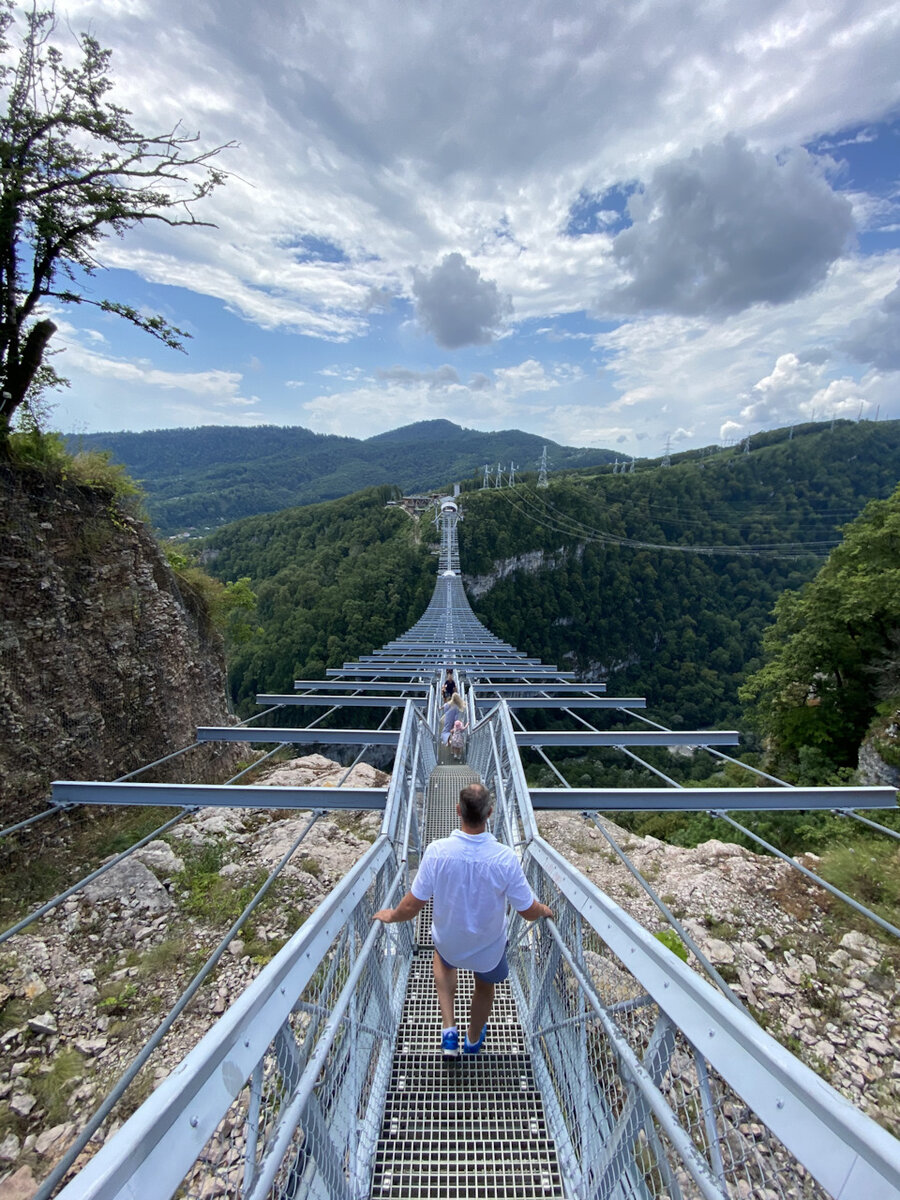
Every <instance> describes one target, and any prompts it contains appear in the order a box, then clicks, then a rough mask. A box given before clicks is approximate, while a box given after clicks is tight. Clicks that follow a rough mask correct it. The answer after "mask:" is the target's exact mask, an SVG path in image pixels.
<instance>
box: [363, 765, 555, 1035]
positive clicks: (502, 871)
mask: <svg viewBox="0 0 900 1200" xmlns="http://www.w3.org/2000/svg"><path fill="white" fill-rule="evenodd" d="M456 811H457V813H458V814H459V824H460V828H459V829H457V830H454V832H453V833H451V834H450V836H449V837H446V838H440V839H438V840H437V841H434V842H431V843H430V844H429V845H428V846H427V847H426V850H425V853H424V854H423V855H422V862H421V863H420V865H419V870H418V873H417V875H416V878H415V880H414V881H413V885H412V888H411V890H410V891H408V892H407V893H406V895H405V896H404V897H403V899H402V900H401V901H400V903H399V904H398V905H397V907H396V908H383V909H381V911H380V912H377V913H375V916H374V918H373V920H375V921H383V922H384V923H385V924H386V925H393V924H395V923H397V922H400V921H411V920H413V918H414V917H417V916H418V914H419V913H420V912H421V911H422V909H423V908H424V907H425V905H426V904H427V903H428V901H429V900H433V901H434V911H433V920H432V925H431V940H432V941H433V942H434V945H435V951H434V985H435V987H436V989H437V994H438V1001H439V1003H440V1006H441V1020H442V1025H443V1029H442V1033H441V1049H442V1050H443V1052H444V1054H445V1055H446V1056H447V1057H452V1058H455V1057H456V1056H457V1055H458V1054H459V1032H458V1030H457V1028H456V1016H455V1013H454V1006H455V1002H456V982H457V968H458V967H462V968H463V969H465V970H469V971H472V973H473V974H474V976H475V990H474V991H473V993H472V1004H471V1008H470V1010H469V1026H468V1029H467V1030H466V1036H465V1040H464V1043H463V1053H464V1054H478V1053H479V1052H480V1050H481V1048H482V1046H483V1045H484V1039H485V1036H486V1034H487V1019H488V1017H489V1016H490V1013H491V1008H492V1007H493V1003H494V984H496V983H501V982H502V981H503V980H504V979H506V978H507V976H508V975H509V964H508V963H507V961H506V935H507V925H506V902H507V901H509V903H510V904H512V906H513V908H515V910H516V911H517V912H518V914H519V916H520V917H524V918H525V920H526V921H536V920H537V919H538V918H539V917H551V916H552V915H553V913H552V910H551V909H550V908H548V906H547V905H546V904H541V902H540V901H539V900H538V899H536V897H535V895H534V893H533V892H532V890H531V888H530V886H529V884H528V880H527V879H526V878H525V872H524V871H523V870H522V865H521V863H520V862H519V860H518V858H517V857H516V855H515V853H514V852H513V851H512V850H511V849H510V848H509V847H508V846H503V845H501V843H500V842H498V841H497V839H496V838H495V837H494V835H493V834H492V833H488V831H487V822H488V818H489V817H490V815H491V812H492V811H493V805H492V803H491V798H490V794H489V792H488V790H487V788H484V787H482V786H481V784H480V783H472V784H469V786H468V787H464V788H463V789H462V791H461V792H460V793H459V804H458V805H457V806H456Z"/></svg>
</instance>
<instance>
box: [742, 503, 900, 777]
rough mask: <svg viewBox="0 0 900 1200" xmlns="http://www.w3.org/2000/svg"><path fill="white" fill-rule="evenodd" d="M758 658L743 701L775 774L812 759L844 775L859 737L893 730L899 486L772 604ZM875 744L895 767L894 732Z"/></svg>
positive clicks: (899, 621)
mask: <svg viewBox="0 0 900 1200" xmlns="http://www.w3.org/2000/svg"><path fill="white" fill-rule="evenodd" d="M763 654H764V657H765V665H764V666H763V667H762V668H761V669H760V670H759V671H757V672H756V673H755V674H754V675H753V676H751V678H750V679H749V680H748V681H747V683H746V684H745V686H744V688H743V689H742V691H741V699H742V700H743V701H744V703H745V704H746V705H747V706H748V708H749V714H750V719H751V721H752V723H753V724H754V725H755V726H756V727H757V728H758V729H759V731H760V733H761V734H762V735H763V736H764V737H765V739H766V744H767V746H768V747H769V750H770V754H771V756H772V758H773V759H774V760H776V761H778V762H780V763H781V764H783V769H786V770H788V771H793V772H795V773H796V772H797V771H798V770H799V769H800V768H801V767H802V766H803V765H804V758H806V759H807V760H808V758H809V755H810V753H813V754H814V755H816V757H817V760H818V762H819V763H820V764H821V765H822V766H824V767H825V768H826V769H827V768H831V769H833V768H835V767H837V768H839V767H852V766H854V765H855V763H856V755H857V750H858V747H859V744H860V742H861V741H862V740H863V738H864V737H865V736H866V735H867V733H870V732H874V733H876V734H879V733H881V734H882V735H885V734H887V732H888V729H889V727H890V726H892V725H893V726H895V727H896V722H897V715H898V707H900V488H898V489H897V490H896V491H895V492H894V493H893V495H892V496H891V497H890V498H889V499H887V500H873V501H871V503H869V504H868V505H867V506H866V507H865V509H864V510H863V512H862V515H861V516H859V517H858V518H857V519H856V520H855V521H854V522H853V523H852V524H851V525H850V526H849V528H848V529H847V530H846V532H845V535H844V540H843V541H842V542H841V544H840V546H838V547H836V548H835V550H834V551H833V552H832V554H831V555H830V556H829V558H828V561H827V562H826V563H825V565H824V566H823V567H822V569H821V570H820V571H819V572H818V574H817V575H816V577H815V579H813V580H811V581H810V582H809V583H807V584H805V585H804V587H802V588H801V589H800V590H799V591H796V592H785V593H784V594H783V595H782V596H780V597H779V599H778V602H777V603H776V605H775V621H774V624H772V625H770V626H769V627H768V629H767V630H766V632H765V634H764V636H763ZM879 718H880V719H879ZM873 721H875V722H876V725H875V729H874V730H873V729H872V722H873ZM879 740H880V741H881V743H882V744H880V745H879V747H878V749H879V752H880V755H881V757H882V758H883V759H885V760H886V761H887V762H889V763H891V764H892V765H893V766H900V756H898V751H897V746H898V740H897V737H896V734H894V736H892V737H886V736H882V738H881V739H879Z"/></svg>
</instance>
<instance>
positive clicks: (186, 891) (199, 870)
mask: <svg viewBox="0 0 900 1200" xmlns="http://www.w3.org/2000/svg"><path fill="white" fill-rule="evenodd" d="M225 849H226V848H225V845H224V843H221V842H207V843H206V844H205V845H203V846H198V847H192V848H191V849H189V850H187V852H186V853H185V855H184V870H183V871H181V872H180V873H179V874H178V875H176V876H175V883H176V886H177V887H178V889H179V891H180V893H181V896H182V901H183V905H184V908H185V911H186V912H188V913H190V915H191V916H194V917H200V918H201V919H202V920H204V921H208V922H209V923H210V924H212V925H226V924H228V923H230V922H233V921H235V920H237V918H238V917H239V916H240V915H241V913H242V912H243V911H244V909H245V908H246V907H247V905H248V904H249V903H250V901H251V900H252V899H253V897H254V896H255V895H256V893H257V892H258V891H259V889H260V888H261V887H262V885H263V884H264V883H265V881H266V879H267V877H268V872H267V871H265V870H262V869H259V870H257V871H254V872H253V875H252V876H251V878H250V879H249V880H248V881H247V882H246V883H242V884H236V883H234V882H233V881H232V880H231V879H225V878H223V877H222V876H221V875H220V874H219V871H220V870H221V869H222V866H223V864H224V860H225ZM276 892H277V889H276V888H271V889H270V891H269V893H268V894H267V896H266V899H265V900H264V901H263V905H265V904H267V903H268V904H271V903H272V900H273V898H274V894H276Z"/></svg>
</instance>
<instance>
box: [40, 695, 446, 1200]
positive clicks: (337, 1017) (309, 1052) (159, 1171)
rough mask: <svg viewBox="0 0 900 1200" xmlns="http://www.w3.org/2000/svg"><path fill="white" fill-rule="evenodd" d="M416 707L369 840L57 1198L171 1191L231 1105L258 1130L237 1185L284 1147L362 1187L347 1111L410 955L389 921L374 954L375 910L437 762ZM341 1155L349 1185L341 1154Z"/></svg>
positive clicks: (370, 1091) (402, 870)
mask: <svg viewBox="0 0 900 1200" xmlns="http://www.w3.org/2000/svg"><path fill="white" fill-rule="evenodd" d="M415 717H416V714H415V711H414V706H413V705H412V703H411V702H409V703H407V705H406V709H405V713H404V719H403V725H402V729H401V737H400V747H399V750H398V760H397V761H398V769H397V770H396V771H395V772H394V775H393V776H392V779H391V785H390V788H389V790H388V798H387V805H386V810H385V815H384V820H383V823H382V829H381V833H380V834H379V836H378V838H377V839H376V841H375V842H374V843H373V845H372V846H371V848H370V849H369V850H367V851H366V853H365V854H364V855H363V857H362V858H361V859H360V860H359V861H358V862H357V863H356V864H355V865H354V866H353V867H352V868H351V869H350V871H349V872H348V873H347V874H346V875H345V877H344V878H343V879H342V880H341V881H340V883H338V884H337V886H336V887H335V888H334V889H333V890H332V891H331V892H329V894H328V895H327V896H326V897H325V898H324V900H323V901H322V903H321V904H320V905H319V906H318V908H317V909H316V910H315V912H314V913H313V914H312V915H311V916H310V917H309V918H308V919H307V921H306V922H305V924H304V925H302V926H301V928H300V929H299V930H298V931H297V932H296V933H295V934H294V935H293V936H292V937H291V939H290V940H289V941H288V942H287V943H286V945H285V946H283V947H282V949H281V950H280V951H279V952H278V954H277V955H276V956H275V957H274V958H273V959H272V961H271V962H270V963H268V964H267V965H266V966H265V967H264V968H263V969H262V971H261V972H260V974H259V975H258V976H257V977H256V979H255V980H254V981H253V982H252V983H251V984H250V985H249V986H248V987H247V989H246V990H245V991H244V992H243V993H242V994H241V996H240V997H239V998H238V1000H237V1001H236V1002H235V1003H234V1004H233V1005H232V1006H231V1007H230V1008H229V1009H228V1010H227V1012H226V1013H225V1014H224V1015H223V1016H222V1017H221V1018H220V1019H219V1020H218V1021H217V1022H216V1024H215V1025H214V1026H213V1027H212V1029H210V1030H209V1032H208V1033H207V1034H206V1035H205V1037H204V1038H203V1039H202V1040H201V1041H200V1042H199V1043H198V1045H197V1046H196V1047H195V1048H194V1049H193V1050H192V1051H191V1052H190V1053H189V1054H188V1055H187V1056H186V1057H185V1058H184V1059H183V1060H182V1061H181V1062H180V1063H179V1064H178V1066H177V1067H176V1068H175V1069H174V1070H173V1071H172V1073H171V1074H170V1075H169V1076H168V1077H167V1078H166V1079H165V1080H164V1081H163V1082H162V1083H161V1084H160V1086H159V1087H158V1088H157V1089H156V1091H154V1092H153V1094H152V1095H151V1096H150V1098H149V1099H148V1100H147V1101H145V1103H144V1104H143V1105H142V1106H141V1107H140V1108H139V1109H138V1110H137V1112H135V1113H134V1114H133V1116H132V1117H131V1118H130V1119H129V1120H128V1121H127V1122H126V1123H125V1124H124V1125H123V1126H122V1127H121V1129H119V1130H118V1131H117V1133H116V1134H115V1136H114V1137H112V1138H110V1139H109V1141H108V1142H107V1143H106V1144H105V1145H104V1146H103V1147H102V1148H101V1149H100V1150H99V1151H98V1152H97V1154H95V1155H94V1157H93V1158H92V1159H91V1160H90V1162H88V1163H87V1165H86V1166H85V1167H84V1168H83V1169H82V1170H81V1172H80V1173H79V1174H78V1176H77V1177H76V1178H75V1179H74V1180H73V1181H72V1182H71V1183H69V1184H68V1185H67V1186H66V1187H65V1188H64V1189H63V1191H62V1192H60V1193H59V1197H60V1200H114V1198H121V1200H125V1198H126V1197H129V1198H130V1197H134V1196H151V1195H152V1196H154V1197H158V1198H160V1200H162V1198H163V1197H168V1196H171V1195H173V1194H174V1193H175V1191H176V1190H177V1189H178V1188H179V1186H180V1185H182V1183H184V1182H185V1181H186V1180H188V1178H189V1177H190V1175H191V1172H192V1168H193V1167H194V1165H195V1164H196V1163H197V1162H198V1160H200V1159H201V1158H202V1156H203V1155H204V1153H206V1152H207V1148H208V1147H209V1145H210V1142H211V1140H213V1141H215V1139H216V1138H217V1137H219V1139H220V1141H221V1131H222V1129H223V1128H226V1127H227V1126H228V1121H227V1120H226V1118H227V1117H228V1116H229V1113H233V1112H234V1109H235V1106H237V1108H238V1110H239V1111H240V1117H239V1118H238V1119H237V1120H236V1122H232V1124H237V1125H238V1126H240V1127H241V1128H243V1127H244V1125H245V1124H246V1126H247V1127H248V1128H249V1129H254V1130H256V1131H257V1132H256V1133H255V1134H254V1138H255V1140H254V1141H253V1143H252V1146H251V1145H250V1141H251V1139H249V1138H248V1146H247V1151H246V1152H245V1159H244V1161H243V1162H242V1168H243V1171H244V1191H243V1192H242V1195H248V1196H256V1195H257V1194H260V1188H262V1187H263V1185H264V1184H266V1185H267V1184H268V1182H270V1181H271V1179H272V1178H274V1177H275V1176H276V1175H277V1174H278V1172H279V1171H280V1170H283V1169H284V1168H283V1163H282V1159H283V1158H284V1154H285V1153H287V1154H288V1155H290V1153H291V1147H292V1146H293V1147H294V1150H293V1153H294V1161H295V1164H296V1163H297V1162H298V1161H300V1160H301V1159H302V1166H303V1169H304V1170H308V1171H312V1172H316V1171H318V1172H320V1173H321V1174H323V1175H326V1176H328V1178H329V1181H330V1182H329V1188H330V1190H329V1192H328V1194H330V1195H346V1196H347V1197H349V1196H351V1195H356V1196H362V1195H365V1194H366V1191H367V1188H368V1181H369V1176H370V1174H371V1156H372V1154H373V1153H374V1149H375V1144H376V1137H377V1127H373V1128H371V1129H370V1128H369V1127H368V1126H367V1125H365V1124H364V1125H363V1127H362V1128H360V1127H358V1122H357V1113H358V1111H359V1110H360V1108H361V1107H364V1108H365V1109H366V1111H367V1112H369V1113H371V1114H373V1115H372V1117H371V1118H370V1122H369V1124H372V1122H374V1121H375V1120H376V1119H377V1120H378V1121H379V1122H380V1111H381V1107H382V1105H383V1093H384V1090H385V1089H386V1087H387V1083H388V1078H389V1074H390V1056H391V1051H392V1047H393V1042H394V1038H395V1036H396V1031H397V1026H398V1024H399V1020H400V1013H401V1008H402V1002H403V995H404V992H405V986H406V975H407V974H408V971H409V966H410V961H411V955H412V927H411V926H408V925H404V926H397V927H396V930H395V929H393V928H392V930H391V938H390V939H388V944H387V945H386V946H385V950H384V953H381V954H376V953H373V948H374V946H375V942H376V936H375V935H376V934H377V932H379V930H374V929H373V926H372V914H373V912H374V911H375V909H376V908H377V907H383V906H384V905H386V904H392V903H396V902H397V900H399V898H400V895H401V894H402V890H403V888H404V887H405V884H406V881H407V877H408V864H407V861H406V860H407V851H408V848H409V845H410V844H412V845H413V846H414V847H417V846H418V843H419V815H418V811H417V805H416V798H417V794H418V793H419V792H420V791H421V789H423V788H424V786H425V783H426V781H427V778H428V775H429V774H430V771H431V769H432V767H433V766H434V744H433V737H432V735H431V733H430V731H429V730H428V729H427V727H426V725H425V723H424V722H422V721H420V720H417V719H415ZM307 992H309V993H310V994H309V995H307V994H306V993H307ZM336 1043H338V1044H337V1048H336ZM351 1060H352V1067H351V1068H350V1069H347V1070H346V1071H345V1068H347V1064H348V1062H350V1061H351ZM361 1062H362V1063H364V1064H365V1069H363V1070H361V1069H360V1063H361ZM323 1071H324V1073H325V1074H326V1075H327V1074H328V1072H330V1073H331V1075H332V1076H333V1077H340V1086H339V1087H336V1088H335V1091H334V1093H333V1094H329V1095H328V1097H327V1098H325V1097H323V1095H322V1093H321V1091H319V1090H318V1089H319V1088H321V1084H322V1079H323ZM349 1079H352V1080H353V1081H354V1083H355V1087H352V1086H350V1084H349V1083H348V1080H349ZM313 1083H316V1088H315V1089H314V1088H313V1086H312V1084H313ZM317 1093H318V1094H317ZM363 1097H364V1099H363ZM364 1101H365V1102H364ZM321 1109H326V1110H327V1111H326V1112H325V1114H324V1115H323V1113H322V1112H321V1111H320V1110H321ZM254 1114H255V1116H254ZM298 1121H299V1122H300V1126H299V1130H300V1132H298ZM223 1122H224V1125H223ZM217 1131H218V1132H217ZM335 1141H337V1142H338V1144H337V1145H335ZM347 1161H350V1162H352V1163H353V1172H354V1181H353V1190H352V1191H351V1190H349V1187H348V1184H347V1182H346V1179H345V1168H344V1167H343V1166H341V1165H339V1164H343V1163H346V1162H347ZM229 1165H230V1167H231V1168H232V1169H233V1168H234V1163H233V1162H232V1163H230V1164H229ZM204 1169H205V1170H209V1169H210V1168H209V1164H208V1161H207V1162H205V1163H204Z"/></svg>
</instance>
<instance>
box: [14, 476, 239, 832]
mask: <svg viewBox="0 0 900 1200" xmlns="http://www.w3.org/2000/svg"><path fill="white" fill-rule="evenodd" d="M0 595H2V597H3V600H2V605H0V797H2V799H0V820H3V821H4V822H5V821H8V820H10V819H16V818H21V817H24V816H27V815H29V814H30V813H31V812H33V811H35V810H36V809H38V808H40V807H43V802H44V797H45V796H46V794H47V791H48V784H49V782H50V781H51V780H52V779H54V778H65V779H112V778H115V777H116V776H118V775H120V774H124V773H125V772H127V771H129V770H133V769H134V768H136V767H138V766H141V765H143V764H144V763H147V762H151V761H154V760H155V759H157V758H160V757H161V756H163V755H164V754H166V753H169V752H171V751H173V750H175V749H178V748H180V747H182V746H186V745H190V744H191V743H192V742H193V741H194V738H195V731H196V728H197V726H198V725H211V724H223V723H224V722H225V721H227V719H228V716H227V711H226V698H225V667H224V659H223V655H222V646H221V639H220V638H219V637H218V635H217V634H216V633H215V632H214V631H212V630H210V629H209V628H208V625H207V621H206V616H205V613H204V611H203V607H202V605H200V604H198V603H196V602H195V601H194V600H193V599H192V597H191V596H189V595H187V594H186V593H184V591H183V590H181V589H179V586H178V582H177V580H176V577H175V575H174V574H173V572H172V570H171V569H170V567H169V565H168V563H167V561H166V559H165V556H164V555H163V554H162V552H161V550H160V548H159V546H158V545H157V543H156V541H155V539H154V538H153V536H152V534H151V533H150V531H149V529H148V528H147V527H146V526H145V525H144V524H143V523H142V522H140V521H138V520H136V519H135V518H134V517H132V516H131V515H129V513H128V512H127V511H125V509H124V508H123V507H121V505H119V503H118V502H117V501H116V500H115V499H114V498H113V497H112V496H111V494H110V493H108V492H103V491H100V490H96V489H89V488H84V487H79V486H77V485H75V484H73V483H70V482H65V481H64V480H61V479H59V478H53V477H51V476H48V475H46V474H44V473H42V472H38V471H30V470H22V469H18V468H13V467H11V466H9V465H8V464H3V465H0ZM234 753H235V752H234V750H233V749H232V748H229V749H228V750H227V751H226V752H225V753H224V755H221V757H223V758H228V757H234ZM218 757H220V751H219V750H218V749H212V748H203V749H200V750H197V751H192V752H191V755H189V756H187V759H185V760H183V761H182V763H181V764H180V768H179V769H180V778H182V779H185V778H193V779H194V780H198V779H203V778H205V777H206V773H207V772H208V765H209V763H210V761H211V760H213V759H215V758H218ZM145 778H150V777H149V776H145ZM156 778H160V776H157V777H156Z"/></svg>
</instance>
